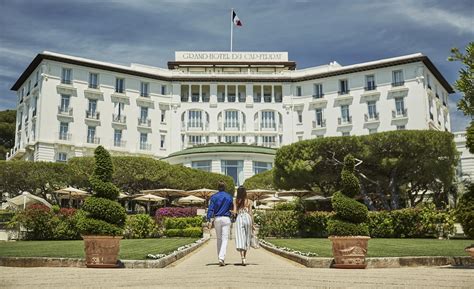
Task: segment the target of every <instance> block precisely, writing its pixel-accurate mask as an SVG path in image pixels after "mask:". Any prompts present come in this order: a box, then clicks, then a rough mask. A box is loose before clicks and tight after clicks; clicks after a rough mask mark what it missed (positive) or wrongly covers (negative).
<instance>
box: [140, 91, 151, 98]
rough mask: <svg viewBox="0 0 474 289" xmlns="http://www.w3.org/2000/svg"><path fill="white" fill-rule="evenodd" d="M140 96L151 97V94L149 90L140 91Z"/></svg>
mask: <svg viewBox="0 0 474 289" xmlns="http://www.w3.org/2000/svg"><path fill="white" fill-rule="evenodd" d="M140 97H150V94H149V93H148V92H143V91H142V92H140Z"/></svg>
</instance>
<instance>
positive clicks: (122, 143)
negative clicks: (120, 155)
mask: <svg viewBox="0 0 474 289" xmlns="http://www.w3.org/2000/svg"><path fill="white" fill-rule="evenodd" d="M126 146H127V142H126V141H123V140H114V147H117V148H124V147H126Z"/></svg>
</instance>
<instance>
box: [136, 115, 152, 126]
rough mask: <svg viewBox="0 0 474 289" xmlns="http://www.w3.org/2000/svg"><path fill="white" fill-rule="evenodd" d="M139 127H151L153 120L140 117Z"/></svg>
mask: <svg viewBox="0 0 474 289" xmlns="http://www.w3.org/2000/svg"><path fill="white" fill-rule="evenodd" d="M138 125H139V126H146V127H151V119H149V118H141V117H139V118H138Z"/></svg>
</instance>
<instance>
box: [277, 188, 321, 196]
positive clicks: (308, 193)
mask: <svg viewBox="0 0 474 289" xmlns="http://www.w3.org/2000/svg"><path fill="white" fill-rule="evenodd" d="M314 194H316V193H315V192H313V191H308V190H289V191H280V192H278V196H281V197H286V196H295V197H298V198H304V197H308V196H312V195H314Z"/></svg>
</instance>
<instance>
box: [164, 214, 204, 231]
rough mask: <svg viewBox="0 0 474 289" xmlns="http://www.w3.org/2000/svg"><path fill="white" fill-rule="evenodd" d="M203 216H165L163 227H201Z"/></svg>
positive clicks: (168, 228) (167, 228)
mask: <svg viewBox="0 0 474 289" xmlns="http://www.w3.org/2000/svg"><path fill="white" fill-rule="evenodd" d="M202 223H203V217H201V216H196V217H185V218H165V219H164V221H163V227H164V228H165V229H166V230H170V229H186V228H191V227H202Z"/></svg>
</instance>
